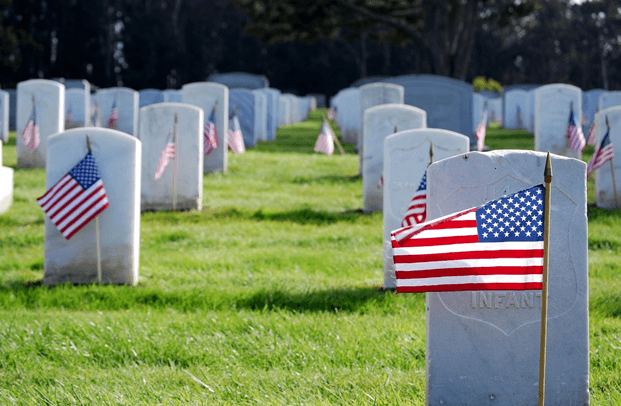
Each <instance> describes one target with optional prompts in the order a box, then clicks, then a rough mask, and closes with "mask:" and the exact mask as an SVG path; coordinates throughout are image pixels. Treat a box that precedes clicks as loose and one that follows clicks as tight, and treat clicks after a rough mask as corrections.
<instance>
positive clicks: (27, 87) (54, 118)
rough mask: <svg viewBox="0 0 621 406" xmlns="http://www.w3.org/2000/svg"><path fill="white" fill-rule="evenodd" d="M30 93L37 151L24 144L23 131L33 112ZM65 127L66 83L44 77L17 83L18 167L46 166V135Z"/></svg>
mask: <svg viewBox="0 0 621 406" xmlns="http://www.w3.org/2000/svg"><path fill="white" fill-rule="evenodd" d="M33 96H34V100H35V104H36V122H37V126H38V127H39V137H40V142H39V146H38V148H37V149H36V150H34V151H30V150H28V149H27V148H26V146H25V145H24V141H23V140H22V133H23V132H24V128H26V124H27V123H28V120H29V119H30V115H31V114H32V108H33V105H32V101H33ZM64 129H65V86H64V85H62V84H60V83H58V82H56V81H53V80H46V79H32V80H27V81H25V82H20V83H18V84H17V131H16V136H17V143H16V144H17V167H18V168H45V156H46V151H47V138H48V137H49V136H50V135H52V134H55V133H57V132H60V131H63V130H64Z"/></svg>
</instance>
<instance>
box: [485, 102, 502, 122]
mask: <svg viewBox="0 0 621 406" xmlns="http://www.w3.org/2000/svg"><path fill="white" fill-rule="evenodd" d="M487 108H488V116H487V117H488V120H489V122H490V123H500V125H502V98H500V97H494V98H491V99H487Z"/></svg>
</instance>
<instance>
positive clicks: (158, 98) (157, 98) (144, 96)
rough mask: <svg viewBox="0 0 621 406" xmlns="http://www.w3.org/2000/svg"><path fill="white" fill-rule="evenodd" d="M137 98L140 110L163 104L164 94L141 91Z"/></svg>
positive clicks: (152, 90)
mask: <svg viewBox="0 0 621 406" xmlns="http://www.w3.org/2000/svg"><path fill="white" fill-rule="evenodd" d="M138 97H139V107H140V108H142V107H145V106H150V105H151V104H155V103H163V102H164V94H163V93H162V91H161V90H157V89H143V90H141V91H139V92H138Z"/></svg>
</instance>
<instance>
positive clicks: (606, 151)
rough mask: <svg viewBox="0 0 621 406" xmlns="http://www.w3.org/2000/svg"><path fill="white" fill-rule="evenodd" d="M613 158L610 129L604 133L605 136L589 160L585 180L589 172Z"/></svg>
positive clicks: (613, 151)
mask: <svg viewBox="0 0 621 406" xmlns="http://www.w3.org/2000/svg"><path fill="white" fill-rule="evenodd" d="M614 156H615V150H614V148H613V147H612V142H610V128H609V129H608V131H606V135H604V138H603V139H602V142H601V143H600V144H599V146H598V147H597V149H596V150H595V153H594V154H593V156H592V157H591V159H590V160H589V163H588V164H587V178H588V177H589V175H590V174H591V172H593V171H595V170H596V169H599V168H601V167H602V166H603V165H604V164H605V163H606V162H608V161H610V160H611V159H612V158H614Z"/></svg>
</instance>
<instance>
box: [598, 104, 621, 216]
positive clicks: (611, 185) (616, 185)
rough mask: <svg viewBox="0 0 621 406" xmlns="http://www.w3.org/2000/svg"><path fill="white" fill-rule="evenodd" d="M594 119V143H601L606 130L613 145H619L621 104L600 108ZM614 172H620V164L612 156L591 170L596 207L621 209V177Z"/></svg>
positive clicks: (620, 141) (620, 143)
mask: <svg viewBox="0 0 621 406" xmlns="http://www.w3.org/2000/svg"><path fill="white" fill-rule="evenodd" d="M594 121H595V134H596V144H595V145H597V146H599V145H600V144H601V142H602V140H603V139H604V136H605V135H606V133H607V132H609V135H608V136H609V138H610V143H611V144H612V145H613V146H618V145H621V105H617V106H613V107H609V108H606V109H603V110H600V111H599V112H597V113H596V114H595V117H594ZM616 162H619V159H617V161H616ZM615 172H616V173H617V174H620V173H621V166H620V165H617V164H616V163H615V160H614V158H612V159H611V160H609V161H608V162H606V163H604V165H603V166H601V167H600V168H599V169H597V170H595V172H593V176H594V180H595V205H596V206H597V207H602V208H605V209H621V183H620V182H621V179H619V178H618V177H617V176H615Z"/></svg>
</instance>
